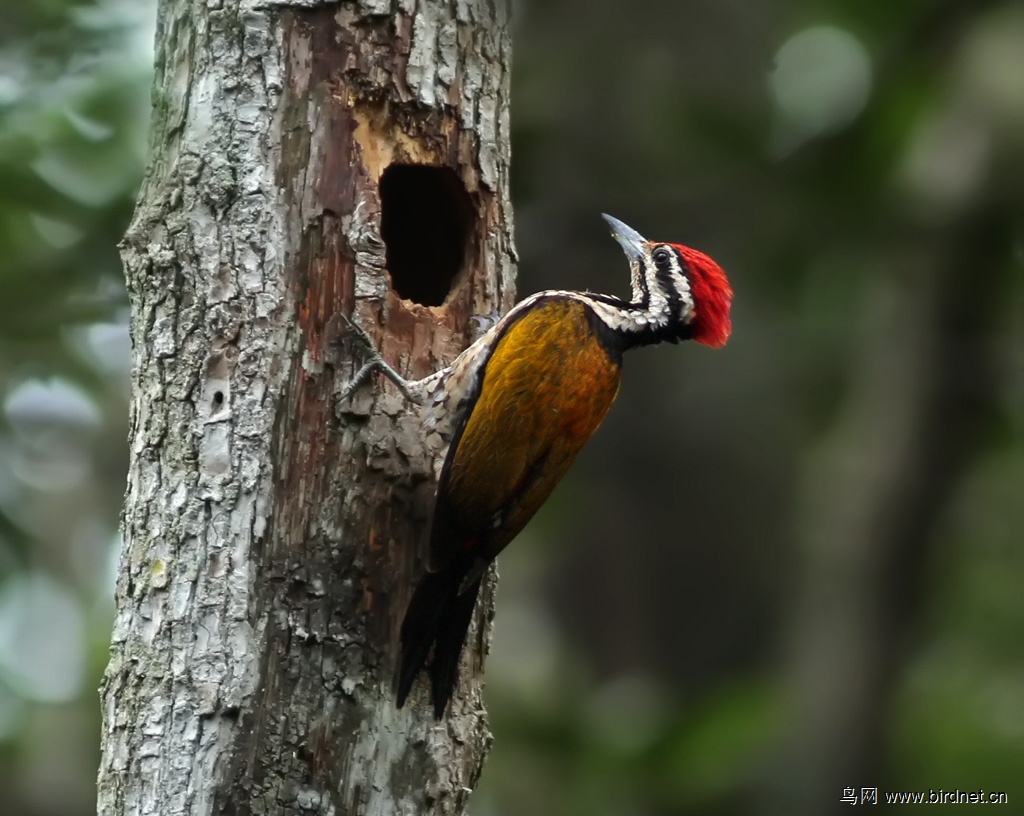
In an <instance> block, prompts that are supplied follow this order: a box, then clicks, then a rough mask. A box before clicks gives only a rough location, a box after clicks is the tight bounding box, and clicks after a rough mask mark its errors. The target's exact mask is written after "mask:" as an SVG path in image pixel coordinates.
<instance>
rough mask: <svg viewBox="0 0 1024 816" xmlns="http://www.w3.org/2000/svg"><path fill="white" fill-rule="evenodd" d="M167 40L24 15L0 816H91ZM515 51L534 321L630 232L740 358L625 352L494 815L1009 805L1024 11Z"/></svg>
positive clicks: (3, 368)
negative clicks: (673, 274)
mask: <svg viewBox="0 0 1024 816" xmlns="http://www.w3.org/2000/svg"><path fill="white" fill-rule="evenodd" d="M8 11H9V12H10V13H8ZM152 15H153V8H152V3H151V2H131V0H122V2H116V0H95V1H94V2H76V1H75V0H46V2H41V1H37V2H28V3H21V4H18V5H16V6H14V7H12V8H11V9H10V10H5V13H4V19H3V21H2V22H0V287H2V291H0V377H2V384H3V388H4V400H5V403H4V405H5V410H4V413H3V416H2V417H0V790H3V791H4V792H5V797H4V801H3V802H2V803H0V812H10V813H18V814H25V816H37V815H38V816H44V814H45V816H58V815H59V816H74V815H75V814H85V813H89V812H92V810H93V804H92V797H93V793H92V783H93V778H94V770H95V763H96V752H97V728H98V714H97V710H96V709H97V705H96V696H95V692H94V689H95V687H96V684H97V682H98V678H99V676H100V673H101V671H102V666H103V661H104V659H105V655H106V642H107V639H108V637H109V625H110V614H111V608H110V601H109V598H110V595H111V587H112V579H111V572H112V570H113V567H112V564H113V563H114V559H113V553H114V551H115V548H116V525H117V512H118V505H119V501H120V496H121V492H122V490H123V478H124V470H125V450H124V443H123V440H124V436H125V428H126V423H127V411H126V407H125V406H126V396H127V395H126V379H127V378H126V369H127V365H128V353H127V332H126V329H125V308H126V299H125V296H124V292H123V284H122V279H121V271H120V264H119V260H118V256H117V250H116V245H117V242H118V241H119V240H120V237H121V235H122V233H123V231H124V229H125V227H126V225H127V221H128V218H129V217H130V213H131V207H132V204H133V199H134V194H135V190H136V189H137V186H138V184H139V181H140V179H141V176H142V172H143V167H144V144H145V130H146V122H147V119H148V95H149V94H148V85H149V72H150V70H151V68H150V66H149V60H150V59H151V53H152V52H151V48H150V40H151V38H152V36H153V34H152ZM514 40H515V53H516V64H515V66H514V69H515V70H514V87H513V111H512V122H513V126H514V132H513V138H514V144H513V155H514V162H513V183H514V191H513V192H514V195H513V198H514V202H515V204H516V208H517V210H516V212H517V228H518V231H517V236H518V243H519V248H520V252H521V256H522V259H523V263H522V266H521V269H520V291H521V292H523V293H527V292H530V291H535V290H537V289H542V288H551V287H572V288H580V289H593V290H599V291H613V292H622V291H623V290H624V288H625V281H624V279H623V275H622V270H621V268H620V266H621V260H620V259H619V258H618V257H617V253H616V251H615V249H614V246H613V245H611V244H609V242H608V241H607V239H606V238H605V237H604V236H603V234H602V227H601V224H600V222H599V221H598V220H597V219H596V213H598V212H600V211H607V212H611V213H613V214H615V215H616V216H619V217H621V218H623V219H625V220H626V221H627V222H628V223H630V224H632V225H634V226H635V227H637V228H638V229H639V230H640V231H642V232H643V233H645V234H647V235H649V236H651V237H656V238H665V239H668V240H674V241H684V242H686V243H690V244H693V245H695V246H699V247H700V248H701V249H703V250H705V251H708V252H710V253H711V254H712V255H714V256H715V257H716V258H717V259H718V260H719V261H720V262H721V263H722V264H723V266H724V267H725V268H726V269H727V270H728V271H729V273H730V277H731V279H732V281H733V284H734V288H735V289H736V292H737V297H736V306H735V316H734V322H735V336H734V338H733V341H732V342H731V343H730V346H729V348H728V349H727V350H725V351H723V352H719V353H711V352H707V351H706V350H703V349H691V348H685V349H671V350H665V351H659V352H651V353H649V354H637V355H635V356H636V359H630V360H629V361H628V365H627V372H626V383H625V386H624V389H623V394H622V396H621V397H620V404H619V405H618V406H617V408H616V410H615V411H614V412H613V415H612V416H611V417H610V418H609V420H608V422H607V423H606V425H605V427H604V428H603V429H602V432H601V434H599V436H598V438H597V439H595V441H594V442H593V443H592V445H591V446H590V447H589V448H588V450H587V451H586V452H585V453H584V455H583V456H582V457H581V462H580V464H579V465H578V466H577V468H576V469H575V470H574V472H573V473H572V475H571V477H570V478H569V480H567V483H566V484H565V485H564V486H563V487H562V488H561V489H560V490H559V492H558V493H557V494H556V496H555V497H554V499H553V500H552V502H551V503H550V504H549V506H548V507H546V508H545V510H544V511H543V512H542V513H541V515H540V516H539V518H538V520H537V521H536V523H535V524H533V525H532V526H531V528H530V529H529V530H528V531H527V532H526V533H525V534H524V535H523V536H522V537H521V540H520V541H519V542H517V544H516V546H515V547H513V548H511V550H510V551H509V553H508V554H507V555H505V556H503V558H502V575H503V580H502V586H501V591H500V598H499V608H498V617H497V625H496V636H495V646H494V649H493V654H492V656H491V659H490V661H489V667H488V673H487V680H488V698H489V702H490V708H491V714H492V718H493V728H494V732H495V738H496V741H495V748H494V751H493V755H492V758H491V760H490V762H489V763H488V765H487V767H486V769H485V773H484V779H483V783H482V786H481V789H480V791H478V793H477V794H476V795H475V797H474V800H473V803H472V810H473V812H474V813H475V814H476V816H491V814H501V816H507V815H508V814H513V815H514V816H518V815H519V814H523V813H538V814H553V815H555V816H557V815H559V814H566V816H569V815H574V814H581V816H582V814H587V816H618V815H619V814H638V815H641V814H642V815H645V816H646V814H675V813H692V814H709V815H710V814H740V813H751V814H756V813H786V814H797V813H809V814H818V813H823V812H827V809H828V808H834V809H836V810H841V809H842V808H843V807H847V806H845V805H841V804H840V802H839V799H840V796H841V791H842V788H843V787H846V786H855V787H857V788H858V789H859V787H861V786H873V785H878V786H886V787H887V788H888V789H890V790H900V789H905V790H928V789H929V788H933V789H939V788H944V789H946V790H949V789H951V788H954V787H960V788H961V789H977V788H982V787H984V788H985V789H987V790H1005V791H1007V792H1008V794H1009V795H1010V803H1011V804H1010V806H1009V809H1008V810H1007V811H1006V812H1014V810H1013V808H1015V807H1016V808H1019V807H1020V804H1019V803H1020V802H1022V801H1024V786H1022V783H1021V780H1020V768H1021V767H1024V646H1022V643H1024V638H1022V637H1021V635H1022V633H1024V547H1022V546H1021V545H1022V543H1024V541H1022V538H1024V502H1022V501H1021V499H1020V497H1021V494H1022V491H1024V375H1022V369H1024V351H1022V349H1024V321H1022V303H1024V276H1022V274H1021V271H1022V268H1024V193H1022V191H1024V11H1022V10H1021V7H1020V5H1019V4H1017V3H1015V2H1012V0H1002V2H998V1H992V0H985V2H973V1H972V0H961V2H950V1H949V0H945V1H940V0H914V2H903V3H892V2H882V1H881V0H876V2H861V1H860V0H858V2H853V1H852V0H804V2H795V1H794V0H790V1H789V2H781V1H780V2H776V3H758V2H754V0H738V2H734V3H717V2H710V0H703V1H702V2H697V0H688V1H687V2H678V3H674V2H661V3H659V2H655V0H635V2H633V3H630V4H621V3H611V2H608V0H602V1H601V2H596V3H595V2H592V0H561V1H560V2H551V3H542V2H539V0H532V2H525V0H524V2H521V3H518V4H517V7H516V18H515V34H514ZM918 346H920V347H921V348H923V349H925V351H924V352H921V353H917V354H916V356H915V353H916V352H914V349H916V348H918ZM928 349H931V351H928ZM908 360H909V362H908ZM900 366H903V368H900ZM889 367H895V368H893V371H892V372H889V373H887V369H888V368H889ZM944 372H945V373H944ZM975 375H976V376H975ZM887 377H888V379H887ZM908 381H913V382H918V381H920V382H919V386H920V387H918V388H917V389H916V390H914V389H913V388H910V389H909V390H908V391H907V392H906V395H905V397H904V396H900V394H902V393H903V392H901V391H900V390H899V388H898V386H899V385H900V384H901V383H907V382H908ZM873 383H875V384H876V385H873ZM877 383H882V385H883V387H880V388H879V387H877ZM886 384H888V386H887V385H886ZM889 386H895V387H889ZM908 404H911V405H912V406H916V408H915V411H916V413H914V412H911V413H912V414H913V417H912V419H911V421H908V422H907V423H906V424H904V425H899V424H898V423H897V424H896V425H894V427H895V428H897V429H900V428H902V430H901V431H899V432H898V433H897V432H896V431H893V432H892V434H890V435H889V436H886V435H885V434H886V433H887V431H886V429H885V428H884V427H881V426H882V425H883V424H884V422H885V421H886V418H887V417H889V416H898V415H900V412H901V411H903V410H904V409H905V408H906V406H907V405H908ZM864 417H868V418H869V419H864ZM870 417H876V419H870ZM878 417H881V418H882V419H877V418H878ZM876 432H878V433H879V434H880V435H881V438H882V439H883V442H884V444H882V445H880V447H878V449H877V450H876V449H875V448H873V447H872V444H873V442H872V440H873V438H874V437H873V435H874V434H875V433H876ZM885 440H888V441H887V442H885ZM915 445H916V446H917V447H915ZM903 446H906V447H907V449H908V450H909V451H910V453H908V454H907V455H905V456H903V457H902V458H897V459H896V461H897V462H898V463H899V464H900V473H897V474H893V473H889V472H887V471H885V470H884V469H882V471H880V472H879V473H877V474H876V475H875V476H865V475H864V474H865V473H867V474H870V473H872V471H871V469H870V467H867V466H865V465H864V463H865V462H866V463H867V465H870V464H871V463H872V462H874V461H876V460H877V461H882V460H883V459H884V457H885V455H886V454H887V453H890V452H892V451H893V450H896V451H899V450H902V449H903ZM915 451H916V453H915ZM858 468H861V469H860V470H858ZM904 471H905V472H904ZM890 478H891V479H892V484H894V485H896V487H897V488H899V490H893V491H892V492H891V494H889V495H892V496H893V497H895V498H894V499H893V502H894V504H895V507H886V506H885V505H886V498H887V495H886V494H884V491H883V495H881V496H873V494H872V492H871V488H872V485H873V484H874V481H873V480H877V481H878V483H879V484H886V485H887V484H889V481H887V480H888V479H890ZM900 491H902V492H900ZM815 497H817V498H815ZM822 497H824V498H822ZM826 499H827V500H828V501H826ZM845 499H848V501H845ZM897 499H898V500H897ZM911 511H913V512H911ZM858 514H860V515H858ZM904 515H907V516H908V517H907V518H903V516H904ZM862 516H863V517H865V518H867V519H868V522H867V523H865V524H864V525H863V530H862V528H861V527H860V526H858V525H859V524H860V520H861V517H862ZM819 517H821V518H823V519H824V520H823V521H822V520H820V519H819V521H818V522H814V521H813V520H814V519H815V518H819ZM815 524H818V526H815ZM820 530H832V531H837V530H838V531H839V532H840V534H838V535H835V536H832V535H830V534H826V535H822V534H820V533H819V532H816V531H820ZM847 530H853V531H854V532H853V533H851V534H850V535H851V540H852V541H854V546H853V547H852V551H851V552H846V551H840V550H841V549H842V548H840V547H839V544H838V543H837V541H838V540H839V539H841V538H843V535H842V533H843V532H844V531H847ZM885 531H890V532H888V533H886V532H885ZM854 533H855V534H854ZM819 595H820V596H822V597H824V598H825V606H824V607H823V608H822V610H823V611H821V613H820V616H819V614H818V613H817V612H816V611H815V609H816V608H815V606H814V602H813V600H814V598H817V597H819ZM808 599H810V600H808ZM816 624H817V629H816V628H815V626H816ZM847 625H849V626H850V627H852V628H851V629H850V630H848V629H846V628H844V627H846V626H847ZM818 630H820V631H818ZM850 631H861V632H864V631H866V632H867V633H868V635H869V637H867V639H866V641H863V642H862V641H861V640H858V639H857V638H855V637H851V636H850V634H849V632H850ZM872 634H873V635H874V639H872V637H870V636H871V635H872ZM833 653H834V656H833V657H830V655H833ZM844 655H845V657H846V658H848V660H849V666H848V670H847V671H846V673H845V674H834V675H833V674H829V673H828V672H829V671H831V670H832V669H830V668H829V667H834V666H837V665H838V666H843V665H845V664H844V663H843V659H844ZM807 665H810V666H812V667H813V666H818V667H819V669H820V668H821V667H822V666H824V667H825V671H824V674H821V676H820V677H819V678H818V679H815V678H816V677H817V675H815V674H814V671H813V670H806V666H807ZM850 667H852V668H850ZM55 678H56V679H55ZM816 683H817V684H818V685H815V684H816ZM819 698H820V699H819ZM815 706H818V707H817V708H815ZM815 711H818V712H821V717H822V720H821V723H823V724H821V723H817V722H816V721H815V720H816V716H812V715H811V714H809V712H815ZM832 722H835V723H847V724H848V726H849V727H832V728H830V727H827V726H829V724H830V723H832ZM816 725H821V727H820V728H819V729H817V730H816V728H815V726H816ZM818 731H821V733H818ZM819 755H820V756H821V757H825V758H828V757H833V756H836V757H839V758H840V759H839V760H837V762H836V763H833V764H831V765H830V764H828V763H827V762H825V761H824V760H823V761H822V764H821V765H820V766H819V765H818V764H817V763H816V757H817V756H819ZM808 758H810V759H808ZM836 767H839V768H843V769H846V771H845V772H846V773H848V774H849V776H842V778H838V777H837V778H831V777H829V778H825V779H822V778H820V777H821V776H822V775H823V774H824V775H826V776H827V774H828V773H829V769H830V768H831V769H832V770H834V769H835V768H836ZM857 774H860V775H859V776H858V775H857ZM815 785H819V786H824V788H825V789H826V790H827V791H834V796H833V797H832V798H831V799H827V800H823V799H820V797H819V799H814V798H813V796H808V797H804V796H802V795H799V792H800V791H803V790H805V789H810V788H812V787H814V786H815ZM794 791H796V792H797V794H796V795H794ZM823 801H827V802H828V804H827V805H826V806H824V807H825V809H823V806H822V804H821V803H822V802H823ZM1014 803H1016V804H1014ZM953 811H954V812H956V811H957V808H955V807H954V808H953Z"/></svg>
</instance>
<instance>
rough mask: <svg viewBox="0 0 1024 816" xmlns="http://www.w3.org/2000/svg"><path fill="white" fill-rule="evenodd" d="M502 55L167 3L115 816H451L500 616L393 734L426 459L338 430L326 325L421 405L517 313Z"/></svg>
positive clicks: (385, 0) (134, 451) (293, 10)
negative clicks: (379, 356)
mask: <svg viewBox="0 0 1024 816" xmlns="http://www.w3.org/2000/svg"><path fill="white" fill-rule="evenodd" d="M509 49H510V41H509V20H508V14H507V9H506V8H505V7H504V6H503V4H502V3H501V2H500V0H498V2H490V1H489V0H455V2H437V3H434V2H430V3H425V2H420V3H418V4H417V3H416V2H415V0H397V1H396V2H392V1H391V0H360V1H359V2H349V3H341V4H339V3H326V2H320V1H319V0H293V1H292V2H290V3H285V2H274V0H269V1H268V2H252V1H251V0H222V2H210V3H205V2H199V1H198V0H163V2H162V3H161V6H160V10H159V22H158V31H157V64H156V79H155V88H154V122H153V135H152V147H151V158H150V166H149V169H148V173H147V178H146V181H145V184H144V187H143V190H142V192H141V195H140V200H139V204H138V207H137V210H136V213H135V217H134V219H133V222H132V224H131V226H130V228H129V231H128V234H127V236H126V239H125V242H124V245H123V257H124V263H125V267H126V274H127V279H128V287H129V293H130V298H131V308H132V314H131V330H132V342H133V354H134V367H133V400H132V413H131V431H130V445H131V468H130V473H129V479H128V490H127V495H126V500H125V511H124V550H123V553H122V560H121V569H120V575H119V580H118V586H117V617H116V621H115V625H114V633H113V643H112V649H111V661H110V665H109V667H108V669H107V673H106V676H105V679H104V684H103V689H102V706H103V715H104V727H103V759H102V763H101V767H100V774H99V812H100V813H101V814H111V816H113V814H128V813H131V814H179V813H180V814H186V813H187V814H205V813H231V814H242V813H268V814H269V813H274V814H277V813H299V812H302V813H325V814H326V813H332V814H335V813H336V814H342V813H345V814H357V813H358V814H364V813H365V814H413V813H423V812H427V811H428V810H429V811H430V812H435V813H444V814H453V813H461V812H463V810H464V808H465V803H466V799H467V795H468V793H469V791H470V790H471V789H472V787H473V785H474V783H475V781H476V779H477V777H478V775H479V773H480V769H481V766H482V763H483V759H484V755H485V753H486V750H487V745H488V741H489V734H488V730H487V722H486V716H485V713H484V710H483V707H482V704H481V700H480V693H479V692H480V685H479V673H480V669H481V664H482V659H483V653H484V650H485V645H486V628H487V627H486V620H487V617H488V615H489V612H490V609H491V594H492V593H491V591H490V590H491V589H492V586H489V587H488V591H487V592H485V593H484V598H483V601H482V603H481V604H480V607H479V609H478V618H479V620H478V627H477V632H478V634H477V636H476V637H475V638H472V639H471V643H470V644H469V646H468V648H467V650H466V655H465V656H464V662H463V681H462V684H461V686H460V690H459V692H458V694H457V697H456V699H455V701H454V704H453V706H452V708H451V710H450V713H449V715H448V717H447V719H446V720H444V721H442V722H440V723H435V722H434V720H433V718H432V716H431V713H430V710H429V706H427V705H424V704H422V702H421V700H422V696H423V695H422V694H420V695H418V696H417V698H416V699H413V700H412V701H410V704H407V706H406V708H405V709H403V710H401V711H399V710H396V709H395V707H394V704H393V694H392V679H393V671H394V661H395V656H396V654H397V649H396V646H397V636H398V626H399V623H400V616H401V613H402V612H403V610H404V605H405V603H406V601H407V600H408V597H409V594H410V593H411V588H412V584H413V582H414V580H415V579H416V578H417V577H418V574H419V571H420V570H421V569H422V557H421V543H422V542H421V538H422V533H423V529H424V526H425V519H426V514H427V512H428V508H429V502H430V498H431V495H432V491H433V479H434V475H433V466H434V460H435V458H436V453H437V451H436V448H435V447H431V446H430V445H429V440H425V439H424V438H423V434H422V433H421V432H420V428H419V427H418V425H417V424H416V418H415V415H413V414H410V413H408V412H407V411H406V410H405V406H404V405H403V403H402V401H401V399H400V397H399V396H398V395H397V393H396V392H395V391H394V389H393V388H392V387H391V386H390V385H387V386H385V385H383V384H380V383H377V384H375V385H374V386H372V387H371V386H368V387H366V388H365V389H363V390H361V391H360V392H359V394H357V395H356V397H355V398H353V399H352V400H351V401H346V402H344V403H342V402H340V401H339V400H338V399H337V394H338V392H339V390H340V388H341V386H342V384H343V383H344V381H345V380H346V379H347V378H348V376H350V374H351V373H352V371H353V370H354V366H355V363H357V362H358V359H353V358H358V357H359V354H360V352H359V350H358V349H354V348H352V347H351V344H347V343H345V342H344V341H343V338H341V341H339V334H340V333H339V332H338V330H337V329H338V325H339V321H338V318H337V315H339V314H341V313H344V314H353V315H354V319H355V320H356V321H357V322H358V323H360V324H361V325H363V326H364V327H366V328H367V329H368V330H369V331H370V333H371V334H372V335H374V336H375V338H376V339H377V340H378V342H379V343H380V344H381V346H382V350H383V353H384V356H385V357H386V358H387V359H388V360H389V361H390V362H391V363H392V364H393V365H395V366H396V367H397V368H398V369H399V370H400V371H403V372H405V373H407V374H409V375H413V376H421V375H423V374H426V373H428V372H429V371H431V370H433V369H434V368H436V367H438V366H440V365H442V364H445V363H447V362H450V360H451V359H452V358H453V357H454V356H455V355H456V354H457V353H458V351H460V350H461V349H462V348H463V347H465V346H466V345H467V344H468V342H469V341H470V340H471V339H472V337H473V333H474V329H475V326H474V321H473V320H472V316H473V315H475V314H490V313H493V312H497V311H500V310H502V309H506V308H508V306H509V305H510V304H511V301H512V298H513V287H514V253H513V248H512V238H511V212H510V207H509V202H508V190H507V174H508V158H509V155H508V62H509ZM395 166H398V167H397V169H396V167H395ZM409 166H413V167H409ZM417 166H428V167H431V168H434V169H432V170H424V169H422V167H417ZM389 167H391V170H389V171H388V175H387V176H385V184H383V185H382V184H381V183H380V182H381V179H382V176H384V173H385V170H386V169H387V168H389ZM439 168H450V169H449V170H447V171H442V170H441V169H439ZM382 191H383V193H382ZM382 196H383V198H384V199H385V200H384V202H383V205H382ZM382 209H383V211H384V212H383V214H382ZM382 221H383V222H384V228H383V229H384V235H383V236H382ZM396 288H397V289H398V292H396ZM400 293H401V294H404V295H406V296H407V299H403V298H402V297H400V296H399V295H400ZM417 301H418V302H417ZM424 303H426V304H429V306H428V305H423V304H424Z"/></svg>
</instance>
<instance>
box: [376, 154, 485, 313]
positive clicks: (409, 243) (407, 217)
mask: <svg viewBox="0 0 1024 816" xmlns="http://www.w3.org/2000/svg"><path fill="white" fill-rule="evenodd" d="M380 207H381V223H380V234H381V238H383V239H384V246H385V259H386V260H385V262H386V264H387V269H388V272H389V273H390V275H391V286H392V287H393V288H394V290H395V292H396V293H397V294H398V296H399V297H400V298H403V299H405V300H412V301H414V302H416V303H420V304H422V305H424V306H440V305H441V304H442V303H444V300H445V298H446V297H448V293H449V292H451V290H452V286H453V284H454V283H455V279H456V277H457V276H458V274H459V272H460V271H461V270H462V267H463V264H464V263H465V260H466V248H467V246H468V244H469V236H470V232H471V230H472V228H473V202H472V200H471V199H470V197H469V193H468V192H467V191H466V187H465V185H464V184H463V183H462V180H461V179H460V178H459V177H458V176H457V175H456V174H455V172H454V171H453V170H452V169H451V168H449V167H432V166H429V165H425V164H392V165H390V166H389V167H387V168H385V170H384V173H383V174H382V175H381V177H380Z"/></svg>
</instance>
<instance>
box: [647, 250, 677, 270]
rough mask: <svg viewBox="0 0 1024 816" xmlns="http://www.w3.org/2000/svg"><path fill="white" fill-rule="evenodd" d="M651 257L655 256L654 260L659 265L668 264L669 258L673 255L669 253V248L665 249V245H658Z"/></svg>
mask: <svg viewBox="0 0 1024 816" xmlns="http://www.w3.org/2000/svg"><path fill="white" fill-rule="evenodd" d="M651 257H652V258H654V262H655V263H656V264H657V265H658V266H667V265H668V260H669V258H671V257H672V255H671V253H669V251H668V250H667V249H665V247H658V248H657V249H656V250H654V253H653V254H652V255H651Z"/></svg>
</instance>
